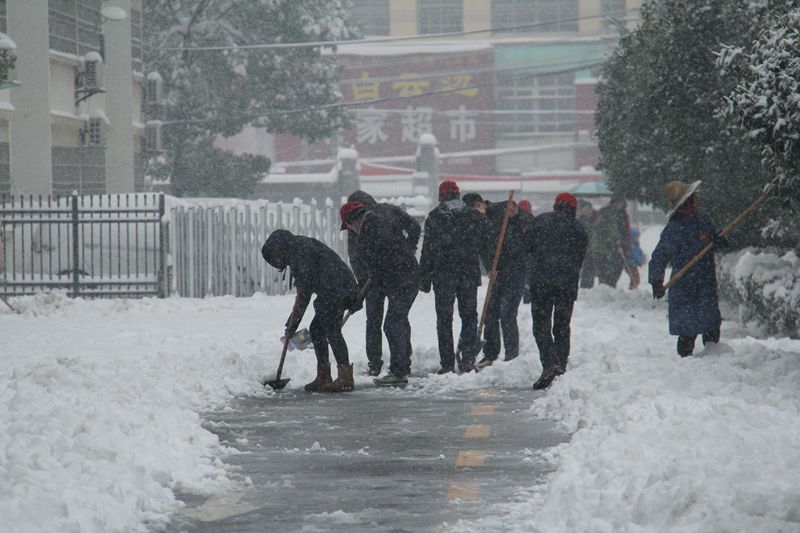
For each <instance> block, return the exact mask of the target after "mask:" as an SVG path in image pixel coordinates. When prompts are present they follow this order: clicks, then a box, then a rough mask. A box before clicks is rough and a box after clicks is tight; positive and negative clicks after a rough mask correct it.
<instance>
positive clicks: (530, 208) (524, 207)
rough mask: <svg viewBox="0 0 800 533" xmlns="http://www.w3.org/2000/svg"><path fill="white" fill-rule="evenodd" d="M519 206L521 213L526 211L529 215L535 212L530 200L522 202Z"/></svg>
mask: <svg viewBox="0 0 800 533" xmlns="http://www.w3.org/2000/svg"><path fill="white" fill-rule="evenodd" d="M518 205H519V208H520V210H521V211H525V212H526V213H528V214H529V215H530V214H531V213H532V212H533V206H532V205H531V203H530V202H529V201H528V200H520V201H519V204H518Z"/></svg>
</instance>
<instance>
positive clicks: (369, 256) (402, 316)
mask: <svg viewBox="0 0 800 533" xmlns="http://www.w3.org/2000/svg"><path fill="white" fill-rule="evenodd" d="M339 216H340V217H341V219H342V230H345V229H348V230H350V231H354V232H355V233H356V234H357V235H358V242H357V246H358V253H359V256H360V257H361V258H363V260H364V264H365V265H366V267H367V269H368V276H369V279H370V282H371V283H372V285H371V286H374V287H376V288H377V289H378V290H380V291H381V292H382V294H385V295H386V296H387V298H388V300H389V305H388V306H387V309H386V318H385V320H384V323H383V331H384V333H386V340H388V341H389V373H388V374H387V375H386V376H383V377H381V378H378V379H376V380H375V384H376V385H378V386H382V387H402V386H405V385H406V384H407V383H408V379H407V376H408V374H409V373H410V372H411V324H410V323H409V321H408V313H409V311H410V310H411V306H412V305H413V304H414V300H415V299H416V298H417V293H418V292H419V265H418V264H417V258H416V257H415V256H414V253H413V251H412V250H411V249H410V248H409V246H408V243H407V241H406V238H405V236H404V235H403V234H402V232H400V230H399V229H398V228H397V226H395V225H394V224H392V223H391V221H389V220H388V219H386V218H384V217H382V216H380V215H377V214H375V213H371V212H369V211H367V210H366V209H364V206H362V205H361V204H360V203H358V202H348V203H346V204H344V205H343V206H342V207H341V208H340V209H339Z"/></svg>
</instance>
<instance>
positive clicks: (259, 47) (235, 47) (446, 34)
mask: <svg viewBox="0 0 800 533" xmlns="http://www.w3.org/2000/svg"><path fill="white" fill-rule="evenodd" d="M626 11H627V10H626ZM619 13H622V14H623V15H624V13H625V11H622V12H620V11H611V12H609V13H605V14H602V15H586V16H583V17H572V18H564V19H552V20H548V21H545V22H533V23H531V24H520V25H517V26H503V27H499V28H484V29H479V30H467V31H454V32H444V33H430V34H425V35H407V36H403V37H379V38H373V39H347V40H341V41H305V42H299V43H259V44H243V45H223V46H183V47H181V46H176V47H159V48H149V47H148V48H149V49H150V50H160V51H165V52H166V51H168V52H214V51H225V50H274V49H287V48H315V47H320V46H324V47H334V46H341V45H346V44H381V43H393V42H406V41H419V40H424V39H440V38H444V37H461V36H465V35H477V34H481V33H503V32H510V31H514V30H521V29H528V28H540V27H544V26H551V25H553V24H559V23H562V22H579V21H581V20H592V19H598V18H600V19H604V18H610V17H612V18H613V15H614V14H619Z"/></svg>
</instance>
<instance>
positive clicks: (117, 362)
mask: <svg viewBox="0 0 800 533" xmlns="http://www.w3.org/2000/svg"><path fill="white" fill-rule="evenodd" d="M291 302H292V297H291V296H288V297H265V296H256V297H253V298H239V299H236V298H216V299H208V300H182V299H177V298H170V299H166V300H155V299H154V300H140V301H128V300H117V301H113V300H105V301H82V300H77V301H73V300H69V299H68V298H65V297H62V296H58V295H50V296H44V295H42V296H37V297H31V298H19V299H15V300H14V301H13V303H14V304H15V305H16V306H17V307H19V308H20V309H21V310H22V311H23V314H21V315H12V314H10V313H8V312H6V311H0V339H2V355H0V517H2V520H0V530H2V531H14V532H26V531H37V532H38V531H97V532H107V531H132V530H133V531H135V530H144V529H146V528H157V527H158V526H159V525H163V524H165V523H167V521H168V519H169V516H170V513H174V512H175V511H176V510H177V509H178V508H179V507H180V506H181V505H182V504H181V503H180V502H179V501H178V500H177V499H176V498H175V496H174V493H175V492H176V491H180V492H183V493H195V494H199V495H205V496H211V495H213V494H219V493H222V492H226V491H230V490H233V489H235V488H236V487H234V486H233V485H235V484H236V483H238V482H237V481H235V480H234V477H233V476H231V475H230V472H229V470H228V467H226V466H225V464H224V462H223V461H222V459H223V458H224V457H225V456H226V454H229V453H234V451H233V450H230V449H228V448H226V447H224V446H222V445H221V444H220V443H219V441H218V439H217V437H216V436H215V435H214V434H213V433H211V432H209V431H207V430H206V429H204V428H203V426H202V424H201V422H202V420H201V416H200V414H199V413H202V412H205V411H208V410H211V409H221V408H224V407H225V406H226V405H227V404H228V402H230V401H231V400H232V399H233V398H234V397H236V396H246V395H261V396H262V397H263V400H264V401H265V402H270V401H274V398H273V397H272V396H271V394H272V393H265V392H263V391H261V387H260V386H259V384H258V379H260V378H262V377H264V376H268V375H272V374H273V373H274V371H275V368H276V366H277V357H278V354H279V348H280V346H279V343H278V341H277V339H278V337H279V336H280V334H281V332H282V329H283V323H284V322H285V320H286V315H287V314H288V311H289V309H290V306H291ZM520 311H521V312H520V317H521V318H520V327H521V332H522V337H521V342H522V356H521V357H520V358H518V359H517V360H515V361H512V362H511V363H502V364H497V365H495V366H493V367H491V368H489V369H486V370H485V371H483V372H481V373H480V374H478V375H468V376H461V377H459V376H455V375H449V376H429V375H427V373H428V372H430V371H432V370H434V369H436V368H437V367H438V356H437V353H436V349H435V344H436V341H435V320H434V311H433V298H432V296H431V295H424V294H423V295H420V297H419V299H418V300H417V302H416V304H415V307H414V310H413V312H412V317H411V319H412V328H413V344H414V349H415V358H414V362H413V368H414V372H415V374H416V377H414V379H412V383H411V384H410V386H409V388H408V389H407V390H406V392H407V394H414V395H423V396H430V397H431V398H432V399H434V398H435V396H436V395H440V394H448V393H451V392H453V391H472V390H474V391H477V390H479V389H482V388H486V387H494V388H499V389H503V388H519V389H521V390H524V389H527V387H529V386H530V384H532V383H533V380H534V379H535V377H536V376H538V373H539V371H540V366H539V363H538V354H537V352H536V349H535V345H534V342H533V338H532V335H531V333H530V311H529V310H528V309H527V308H525V307H524V306H523V307H522V308H521V309H520ZM665 313H666V304H665V302H657V303H655V302H653V300H652V299H651V298H650V297H649V296H648V294H647V293H645V292H639V291H622V290H611V289H609V288H596V289H593V290H591V291H582V292H581V295H580V299H579V301H578V303H577V305H576V308H575V314H574V319H573V328H572V331H573V351H572V357H571V359H570V367H569V371H568V373H567V374H566V375H565V376H563V377H562V378H560V379H559V380H557V382H556V383H555V384H554V386H553V387H552V388H551V389H550V391H548V393H547V394H546V395H544V396H541V397H539V396H538V395H537V396H534V395H533V394H531V398H532V399H531V402H532V406H531V409H532V410H533V412H534V413H535V414H537V415H540V416H542V417H549V418H554V419H556V420H559V421H560V422H561V423H562V424H563V426H564V428H565V429H567V430H569V431H571V432H574V435H573V437H572V440H571V442H569V443H567V444H563V445H560V446H558V447H556V448H554V449H552V450H551V451H550V452H548V454H547V457H545V459H547V460H549V461H552V462H553V464H554V465H555V466H556V468H557V470H556V471H555V473H554V474H553V475H552V476H551V477H550V478H549V481H548V483H547V484H546V485H539V486H532V487H530V488H529V492H528V496H529V497H528V498H527V499H525V501H522V502H519V501H515V502H509V503H507V504H502V505H500V506H497V507H490V508H488V509H487V516H486V518H484V519H483V520H482V521H480V522H470V523H462V524H459V525H457V526H455V527H454V528H453V530H464V531H473V530H474V531H479V530H497V529H503V530H505V531H514V530H516V531H532V530H540V531H575V530H584V531H625V530H627V531H668V530H689V531H696V530H701V531H734V530H736V531H800V446H798V445H797V443H798V442H800V342H799V341H792V340H787V339H782V340H779V339H765V340H759V339H754V338H750V337H747V336H746V334H745V332H744V331H743V330H741V329H740V328H739V327H738V326H737V325H735V324H733V323H730V322H726V323H725V324H724V325H723V344H722V345H720V346H719V347H717V348H716V349H714V350H709V351H707V352H705V353H704V354H702V356H700V357H694V358H690V359H686V360H680V359H679V358H678V357H677V355H676V354H675V347H674V341H675V339H674V338H672V337H669V336H668V335H667V331H666V329H667V326H666V318H665ZM307 320H308V319H306V322H307ZM363 320H364V316H363V313H359V314H358V315H356V316H355V317H354V319H353V320H351V321H350V322H349V323H348V324H347V326H346V328H345V330H346V337H347V339H348V343H349V344H350V347H351V358H352V359H353V360H354V361H355V362H356V373H357V374H359V375H358V376H357V381H356V386H357V387H358V386H359V384H361V385H363V384H366V383H368V378H367V377H366V376H364V375H363V374H364V371H365V370H366V360H365V355H364V350H363V333H362V332H363V327H364V322H363ZM387 353H388V352H387ZM285 373H286V375H287V376H289V377H291V378H292V381H291V383H290V384H289V387H290V388H299V387H301V386H302V384H303V383H305V382H307V381H310V380H311V378H312V377H313V373H314V358H313V355H311V353H310V352H305V353H303V354H297V352H293V353H290V356H289V358H288V360H287V367H286V370H285ZM535 397H539V398H540V399H538V400H533V398H535ZM311 444H312V443H309V445H311ZM521 459H522V458H521Z"/></svg>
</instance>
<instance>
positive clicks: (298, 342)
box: [281, 279, 372, 350]
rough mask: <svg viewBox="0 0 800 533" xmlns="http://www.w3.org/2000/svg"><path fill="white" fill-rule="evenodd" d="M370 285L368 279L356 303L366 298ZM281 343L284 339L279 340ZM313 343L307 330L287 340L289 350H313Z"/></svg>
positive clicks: (343, 323)
mask: <svg viewBox="0 0 800 533" xmlns="http://www.w3.org/2000/svg"><path fill="white" fill-rule="evenodd" d="M370 285H372V280H371V279H368V280H367V282H366V283H365V284H364V286H363V287H362V288H361V291H360V292H359V293H358V301H359V302H363V301H364V298H366V297H367V292H369V287H370ZM352 314H353V313H351V312H350V311H348V312H347V313H346V314H345V315H344V318H343V319H342V327H344V325H345V324H346V323H347V319H348V318H350V315H352ZM281 340H282V341H283V340H284V339H283V338H281ZM313 347H314V342H313V341H312V340H311V332H310V331H308V328H303V329H301V330H299V331H298V332H297V333H295V334H294V335H292V338H291V339H289V348H290V349H292V350H306V349H308V348H313Z"/></svg>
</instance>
